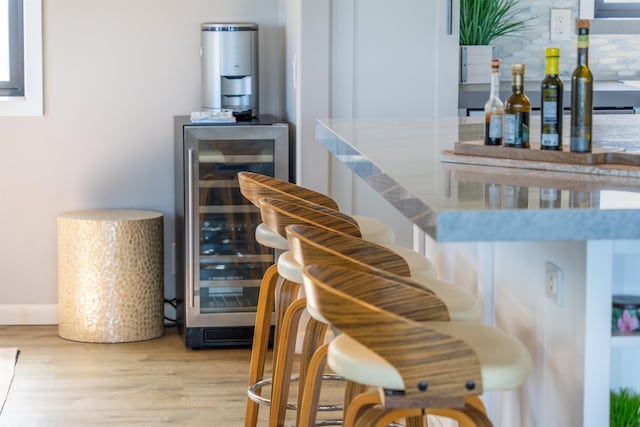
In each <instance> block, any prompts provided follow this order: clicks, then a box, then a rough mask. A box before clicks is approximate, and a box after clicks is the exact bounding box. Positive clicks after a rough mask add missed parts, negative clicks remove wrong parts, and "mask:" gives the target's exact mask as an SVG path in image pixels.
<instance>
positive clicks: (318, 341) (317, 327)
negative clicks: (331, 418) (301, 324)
mask: <svg viewBox="0 0 640 427" xmlns="http://www.w3.org/2000/svg"><path fill="white" fill-rule="evenodd" d="M327 328H328V325H327V324H326V323H321V322H318V321H317V320H316V319H314V318H313V317H310V318H309V320H308V321H307V325H306V327H305V332H304V341H303V344H302V353H301V355H300V373H299V375H300V377H299V379H298V382H299V383H298V415H297V416H296V420H297V423H296V425H300V418H299V416H300V409H299V408H301V407H302V402H303V399H307V398H306V397H304V390H305V381H306V380H307V376H308V375H309V372H310V371H309V364H310V363H311V360H312V358H313V357H315V353H316V351H317V350H318V348H320V346H322V345H323V344H324V339H325V335H326V333H327ZM321 369H322V371H320V375H321V376H320V383H319V384H318V386H317V387H318V393H319V392H320V385H321V383H322V372H323V371H324V364H323V365H322V368H321ZM310 374H311V375H315V372H310ZM310 396H315V394H314V395H310ZM315 403H316V404H317V400H316V402H315ZM312 410H313V413H314V414H315V413H316V412H317V407H316V408H313V409H312Z"/></svg>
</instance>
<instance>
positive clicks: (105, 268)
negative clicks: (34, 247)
mask: <svg viewBox="0 0 640 427" xmlns="http://www.w3.org/2000/svg"><path fill="white" fill-rule="evenodd" d="M57 223H58V230H57V232H58V335H59V336H60V337H61V338H65V339H69V340H73V341H82V342H92V343H116V342H130V341H142V340H148V339H153V338H157V337H160V336H161V335H162V333H163V327H164V311H163V310H164V307H163V305H164V302H163V295H164V294H163V290H164V289H163V276H164V274H163V246H162V245H163V216H162V214H161V213H158V212H152V211H142V210H128V209H96V210H86V211H76V212H67V213H63V214H60V215H58V218H57Z"/></svg>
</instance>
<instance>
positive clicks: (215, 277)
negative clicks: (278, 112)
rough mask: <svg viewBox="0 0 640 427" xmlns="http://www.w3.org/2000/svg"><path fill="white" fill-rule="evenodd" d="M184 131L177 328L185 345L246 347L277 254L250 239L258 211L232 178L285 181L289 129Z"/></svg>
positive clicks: (258, 127) (232, 127) (191, 128)
mask: <svg viewBox="0 0 640 427" xmlns="http://www.w3.org/2000/svg"><path fill="white" fill-rule="evenodd" d="M184 129H185V130H184V132H185V134H184V135H185V142H184V165H185V170H184V175H185V178H186V179H185V182H184V187H183V188H184V201H185V205H184V206H185V209H184V223H183V225H182V227H183V230H184V250H185V254H184V255H185V256H184V269H185V270H184V272H182V274H183V277H184V281H185V286H184V292H183V294H184V295H183V296H184V301H183V303H184V306H185V310H184V318H183V319H180V317H181V316H180V314H179V316H178V317H179V323H180V322H182V323H183V324H182V325H181V326H182V329H183V331H184V334H185V339H186V341H187V342H186V343H187V346H189V347H200V346H220V345H246V344H250V343H251V339H252V332H253V324H254V321H255V311H256V306H257V303H258V294H259V289H260V281H261V279H262V276H263V274H264V272H265V271H266V269H267V268H268V267H269V266H271V265H272V264H273V263H274V261H275V254H274V251H273V249H270V248H267V247H264V246H262V245H260V244H259V243H258V242H257V241H256V239H255V230H256V227H257V225H258V224H260V222H261V220H260V211H259V210H258V208H256V207H255V206H254V205H253V204H252V203H251V202H249V201H248V200H247V199H245V198H244V196H242V194H241V193H240V189H239V185H238V178H237V173H238V172H240V171H251V172H258V173H261V174H265V175H269V176H278V177H280V178H283V179H288V161H286V160H287V156H288V143H286V141H287V133H288V131H287V127H286V125H282V124H278V125H277V126H276V125H275V124H266V125H265V124H258V123H255V121H254V123H252V124H251V123H243V124H239V125H210V126H199V125H192V126H185V127H184ZM283 138H284V139H283ZM283 141H284V142H283ZM283 156H284V159H282V157H283ZM283 163H284V164H283ZM178 216H180V215H178ZM178 289H180V286H178ZM178 294H179V298H178V300H179V303H178V305H179V306H180V294H181V292H178Z"/></svg>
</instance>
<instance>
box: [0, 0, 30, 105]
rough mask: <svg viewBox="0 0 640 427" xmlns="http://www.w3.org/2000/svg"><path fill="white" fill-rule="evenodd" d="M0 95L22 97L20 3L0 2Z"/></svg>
mask: <svg viewBox="0 0 640 427" xmlns="http://www.w3.org/2000/svg"><path fill="white" fill-rule="evenodd" d="M0 22H1V23H2V24H0V28H1V29H2V31H1V33H0V46H1V49H0V52H1V53H0V95H5V96H23V95H24V37H23V26H22V1H21V0H0Z"/></svg>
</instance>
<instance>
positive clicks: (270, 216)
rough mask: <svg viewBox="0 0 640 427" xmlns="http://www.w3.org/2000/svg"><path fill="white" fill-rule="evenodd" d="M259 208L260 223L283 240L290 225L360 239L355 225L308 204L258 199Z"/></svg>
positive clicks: (341, 215) (341, 217)
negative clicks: (317, 228) (323, 230)
mask: <svg viewBox="0 0 640 427" xmlns="http://www.w3.org/2000/svg"><path fill="white" fill-rule="evenodd" d="M259 206H260V214H261V216H262V222H264V223H265V224H266V225H267V226H269V228H271V229H272V230H274V231H276V232H278V233H279V234H280V235H281V236H282V237H284V238H286V237H287V233H286V231H285V229H286V227H287V226H288V225H292V224H308V225H312V226H316V227H319V228H322V229H325V230H329V231H338V232H341V233H345V234H347V235H350V236H353V237H356V238H361V237H362V236H361V234H360V229H359V228H358V226H357V224H355V223H354V222H352V221H351V220H350V219H349V218H345V217H346V215H344V214H342V213H340V212H338V211H333V212H331V213H329V212H327V211H325V210H322V209H317V208H316V207H315V206H310V205H309V204H308V203H304V202H303V203H297V202H292V201H289V200H285V199H272V198H262V199H260V201H259Z"/></svg>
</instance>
